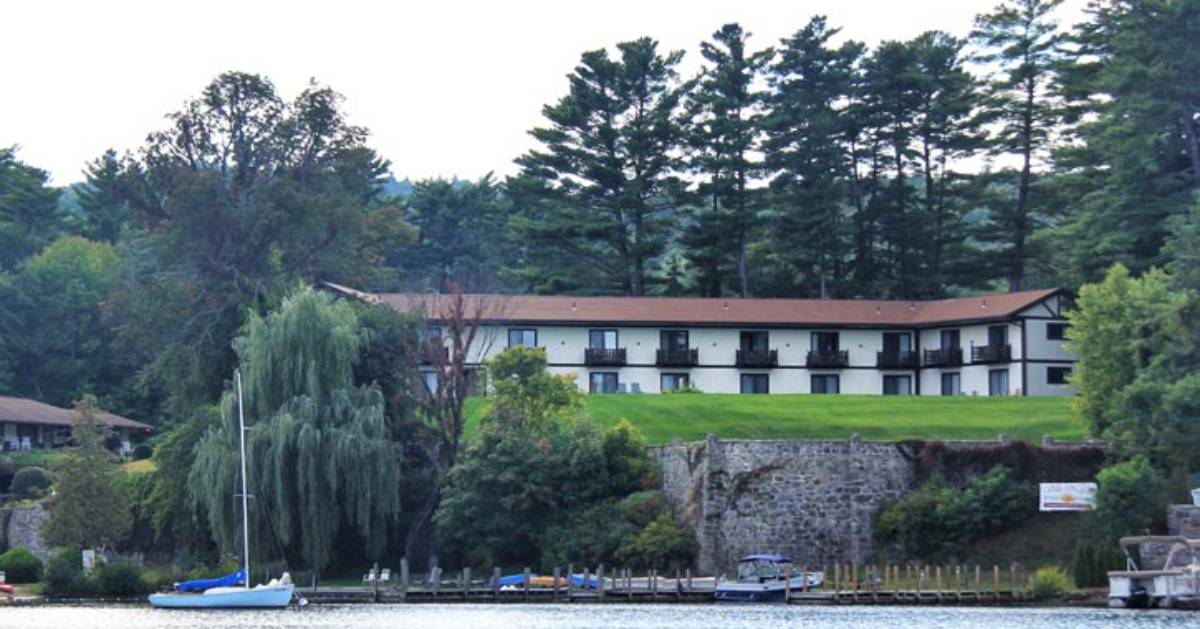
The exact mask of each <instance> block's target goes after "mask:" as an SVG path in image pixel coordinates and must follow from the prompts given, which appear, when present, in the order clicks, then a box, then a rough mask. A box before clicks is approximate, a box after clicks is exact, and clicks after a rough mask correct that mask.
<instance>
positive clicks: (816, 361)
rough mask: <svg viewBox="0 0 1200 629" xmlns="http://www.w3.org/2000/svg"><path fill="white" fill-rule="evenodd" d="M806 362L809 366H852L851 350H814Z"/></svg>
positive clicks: (809, 353) (810, 352)
mask: <svg viewBox="0 0 1200 629" xmlns="http://www.w3.org/2000/svg"><path fill="white" fill-rule="evenodd" d="M804 364H805V365H806V366H808V367H823V368H835V369H836V368H839V367H849V366H850V350H845V349H843V350H833V351H828V350H826V351H821V350H812V351H809V352H808V357H807V358H806V359H805V361H804Z"/></svg>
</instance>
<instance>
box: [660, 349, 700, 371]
mask: <svg viewBox="0 0 1200 629" xmlns="http://www.w3.org/2000/svg"><path fill="white" fill-rule="evenodd" d="M654 362H655V364H657V365H658V366H659V367H695V366H696V365H698V364H700V350H698V349H660V350H658V353H657V354H656V356H655V361H654Z"/></svg>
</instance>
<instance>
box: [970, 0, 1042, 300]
mask: <svg viewBox="0 0 1200 629" xmlns="http://www.w3.org/2000/svg"><path fill="white" fill-rule="evenodd" d="M1060 4H1062V0H1006V1H1005V2H1004V3H1002V4H1000V5H999V6H997V7H996V8H995V9H994V10H993V11H992V12H991V13H987V14H983V15H980V16H978V17H976V18H975V30H974V31H973V32H972V33H971V41H972V43H974V45H975V46H976V47H977V48H978V53H977V55H976V59H977V60H979V61H981V62H983V63H985V64H988V65H990V66H991V67H992V68H993V69H994V71H995V74H994V76H993V77H992V79H991V81H990V82H989V84H988V87H987V91H988V98H987V101H986V103H985V105H986V107H987V110H988V114H987V115H988V118H989V119H990V120H991V121H992V122H994V123H996V124H997V125H998V131H997V132H996V134H995V136H994V137H993V138H992V151H993V152H994V153H997V154H1003V155H1016V156H1017V157H1018V158H1019V159H1020V168H1019V170H1018V172H1017V175H1016V185H1015V187H1016V198H1015V199H1012V200H1011V201H1010V202H1001V203H999V204H998V205H997V206H996V207H995V208H994V210H993V212H992V213H991V217H990V218H991V221H990V222H991V225H990V229H989V230H988V233H987V234H986V235H985V240H988V241H990V242H992V243H995V244H997V245H999V246H1000V247H1001V248H1002V251H1003V254H1002V255H1003V257H1004V260H1005V267H1006V269H1005V275H1006V277H1007V280H1008V288H1009V290H1012V291H1018V290H1021V288H1022V287H1023V285H1024V282H1025V274H1026V271H1025V266H1026V263H1027V258H1028V257H1029V254H1030V252H1029V250H1028V249H1029V240H1030V236H1031V235H1032V233H1033V232H1034V230H1036V229H1037V227H1038V226H1039V222H1038V220H1037V218H1036V215H1035V212H1034V209H1035V207H1036V203H1035V202H1034V200H1033V199H1032V198H1031V195H1032V194H1033V192H1034V190H1033V183H1034V173H1033V168H1034V161H1035V160H1039V159H1043V160H1044V159H1045V158H1047V157H1048V155H1047V149H1048V148H1049V146H1050V142H1051V139H1052V137H1051V132H1052V130H1053V128H1054V125H1055V120H1056V117H1057V115H1056V109H1057V107H1056V101H1055V99H1054V98H1053V96H1052V94H1051V93H1050V87H1051V83H1052V82H1053V81H1054V78H1055V65H1056V64H1057V63H1058V61H1059V54H1058V49H1057V46H1058V42H1059V36H1058V23H1057V22H1056V21H1055V20H1054V19H1053V18H1052V17H1051V14H1052V13H1053V12H1054V10H1055V9H1056V8H1057V7H1058V6H1059V5H1060ZM1005 179H1008V178H1007V177H1006V178H1005Z"/></svg>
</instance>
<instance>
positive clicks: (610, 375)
mask: <svg viewBox="0 0 1200 629" xmlns="http://www.w3.org/2000/svg"><path fill="white" fill-rule="evenodd" d="M616 392H617V374H616V373H614V372H610V371H605V372H596V371H594V372H592V373H591V374H589V377H588V393H616Z"/></svg>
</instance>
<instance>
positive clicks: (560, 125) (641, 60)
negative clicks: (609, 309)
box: [509, 38, 683, 295]
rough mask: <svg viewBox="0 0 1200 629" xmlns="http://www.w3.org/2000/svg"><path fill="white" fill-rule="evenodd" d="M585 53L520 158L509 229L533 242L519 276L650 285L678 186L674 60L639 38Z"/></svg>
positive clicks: (618, 288)
mask: <svg viewBox="0 0 1200 629" xmlns="http://www.w3.org/2000/svg"><path fill="white" fill-rule="evenodd" d="M617 49H618V51H619V52H620V56H619V58H617V59H613V58H611V57H610V56H609V54H608V52H607V51H605V50H593V51H590V52H586V53H584V55H583V58H582V59H581V61H580V64H579V66H578V67H576V68H575V71H574V72H573V73H572V74H571V76H570V77H569V79H570V91H569V92H568V94H567V95H566V96H564V97H563V98H562V99H560V100H559V101H558V103H556V104H554V105H548V106H546V107H545V108H544V109H543V111H542V113H543V115H544V116H545V117H546V119H547V120H548V121H549V123H550V124H549V126H547V127H540V128H537V129H534V130H533V131H531V134H532V135H533V137H534V138H536V139H537V140H538V141H539V142H541V143H542V148H539V149H535V150H533V151H530V152H529V153H526V154H525V155H523V156H521V157H520V158H518V159H517V163H518V164H519V165H520V166H521V173H520V175H519V177H518V178H517V179H516V180H515V181H513V182H510V185H509V190H510V191H511V192H512V193H513V194H514V196H516V198H517V201H518V203H520V204H521V208H520V210H521V212H522V214H521V215H520V216H519V217H518V220H516V221H514V223H513V227H514V229H515V230H516V233H517V234H518V235H519V236H520V238H522V239H524V241H525V242H526V244H527V246H528V247H529V248H528V250H527V251H526V253H527V254H529V255H528V257H527V259H526V261H525V264H524V267H523V268H522V269H520V270H519V271H518V275H519V276H520V277H522V278H523V279H524V281H525V282H526V283H527V285H528V286H529V287H530V288H531V289H532V290H540V291H546V290H550V291H581V290H583V291H596V292H619V293H624V294H629V295H642V294H645V293H646V289H647V279H648V276H649V271H650V268H651V263H652V262H653V261H654V260H655V259H656V258H657V257H659V256H661V255H662V253H663V251H664V249H665V247H666V243H667V239H668V236H669V229H670V226H671V225H672V223H673V219H674V214H675V203H676V198H677V196H678V193H679V188H680V184H679V181H678V179H677V178H676V177H675V172H676V171H677V170H678V168H679V163H678V162H679V159H678V157H677V149H678V147H679V146H680V142H681V129H680V121H679V112H678V109H679V102H680V96H681V91H680V89H679V86H678V85H677V83H678V81H677V74H676V71H675V66H676V65H677V64H678V63H679V60H680V58H681V57H682V56H683V53H682V52H681V51H673V52H668V53H666V54H661V53H659V51H658V42H656V41H654V40H652V39H650V38H642V39H638V40H634V41H630V42H624V43H621V44H618V45H617Z"/></svg>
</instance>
